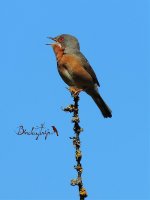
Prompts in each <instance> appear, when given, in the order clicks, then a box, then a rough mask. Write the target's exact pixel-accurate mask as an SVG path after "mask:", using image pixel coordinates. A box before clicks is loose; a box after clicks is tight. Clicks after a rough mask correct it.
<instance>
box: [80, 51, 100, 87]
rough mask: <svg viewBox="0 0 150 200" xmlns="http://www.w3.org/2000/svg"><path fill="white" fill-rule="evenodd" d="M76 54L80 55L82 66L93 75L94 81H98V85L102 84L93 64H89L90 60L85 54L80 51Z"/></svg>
mask: <svg viewBox="0 0 150 200" xmlns="http://www.w3.org/2000/svg"><path fill="white" fill-rule="evenodd" d="M76 56H78V57H79V58H80V60H81V62H82V67H84V69H85V70H86V71H87V72H88V73H89V74H90V75H91V77H92V78H93V81H94V83H96V84H97V85H98V86H100V84H99V82H98V79H97V77H96V74H95V72H94V70H93V69H92V67H91V65H90V64H89V62H88V60H87V59H86V58H85V56H84V55H83V54H82V53H81V52H80V51H79V52H76Z"/></svg>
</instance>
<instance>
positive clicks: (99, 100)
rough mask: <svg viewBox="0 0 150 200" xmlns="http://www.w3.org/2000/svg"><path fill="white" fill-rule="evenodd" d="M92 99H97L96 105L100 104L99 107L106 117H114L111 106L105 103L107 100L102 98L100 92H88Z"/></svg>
mask: <svg viewBox="0 0 150 200" xmlns="http://www.w3.org/2000/svg"><path fill="white" fill-rule="evenodd" d="M87 93H88V94H89V95H90V96H91V97H92V99H93V100H94V101H95V103H96V105H97V106H98V108H99V109H100V111H101V113H102V115H103V116H104V117H105V118H108V117H109V118H111V117H112V111H111V109H110V108H109V106H108V105H107V104H106V103H105V101H104V100H103V99H102V97H101V96H100V94H99V93H98V92H97V91H92V92H91V91H90V92H87Z"/></svg>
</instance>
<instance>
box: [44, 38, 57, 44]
mask: <svg viewBox="0 0 150 200" xmlns="http://www.w3.org/2000/svg"><path fill="white" fill-rule="evenodd" d="M47 38H48V39H50V40H53V41H55V42H57V40H56V38H53V37H50V36H48V37H47ZM53 44H54V43H53ZM53 44H46V45H50V46H52V45H53Z"/></svg>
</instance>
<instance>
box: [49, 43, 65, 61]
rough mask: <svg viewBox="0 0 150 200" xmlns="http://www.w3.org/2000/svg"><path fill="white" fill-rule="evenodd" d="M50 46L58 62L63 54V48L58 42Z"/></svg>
mask: <svg viewBox="0 0 150 200" xmlns="http://www.w3.org/2000/svg"><path fill="white" fill-rule="evenodd" d="M52 47H53V50H54V52H55V55H56V59H57V61H58V62H59V61H60V60H61V58H62V56H63V53H64V50H63V48H61V47H60V46H59V45H58V44H53V45H52Z"/></svg>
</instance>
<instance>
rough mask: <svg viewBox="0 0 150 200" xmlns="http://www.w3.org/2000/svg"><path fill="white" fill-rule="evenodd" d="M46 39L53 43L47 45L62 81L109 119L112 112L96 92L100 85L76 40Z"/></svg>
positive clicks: (67, 36)
mask: <svg viewBox="0 0 150 200" xmlns="http://www.w3.org/2000/svg"><path fill="white" fill-rule="evenodd" d="M48 39H51V40H53V41H54V42H53V43H51V44H47V45H50V46H51V47H52V48H53V51H54V54H55V56H56V61H57V69H58V72H59V74H60V76H61V78H62V79H63V81H64V82H65V83H66V84H67V85H68V86H69V87H70V88H71V87H72V88H74V89H75V90H76V92H78V91H79V92H80V91H85V92H86V93H87V94H88V95H90V96H91V97H92V99H93V100H94V102H95V103H96V105H97V106H98V108H99V109H100V111H101V113H102V115H103V117H104V118H111V117H112V111H111V109H110V108H109V106H108V105H107V104H106V103H105V101H104V100H103V98H102V97H101V95H100V93H99V91H98V87H100V83H99V81H98V79H97V77H96V74H95V72H94V70H93V68H92V67H91V65H90V63H89V62H88V60H87V59H86V57H85V56H84V55H83V54H82V53H81V51H80V44H79V41H78V39H77V38H76V37H75V36H72V35H70V34H61V35H58V36H56V37H50V36H48Z"/></svg>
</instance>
